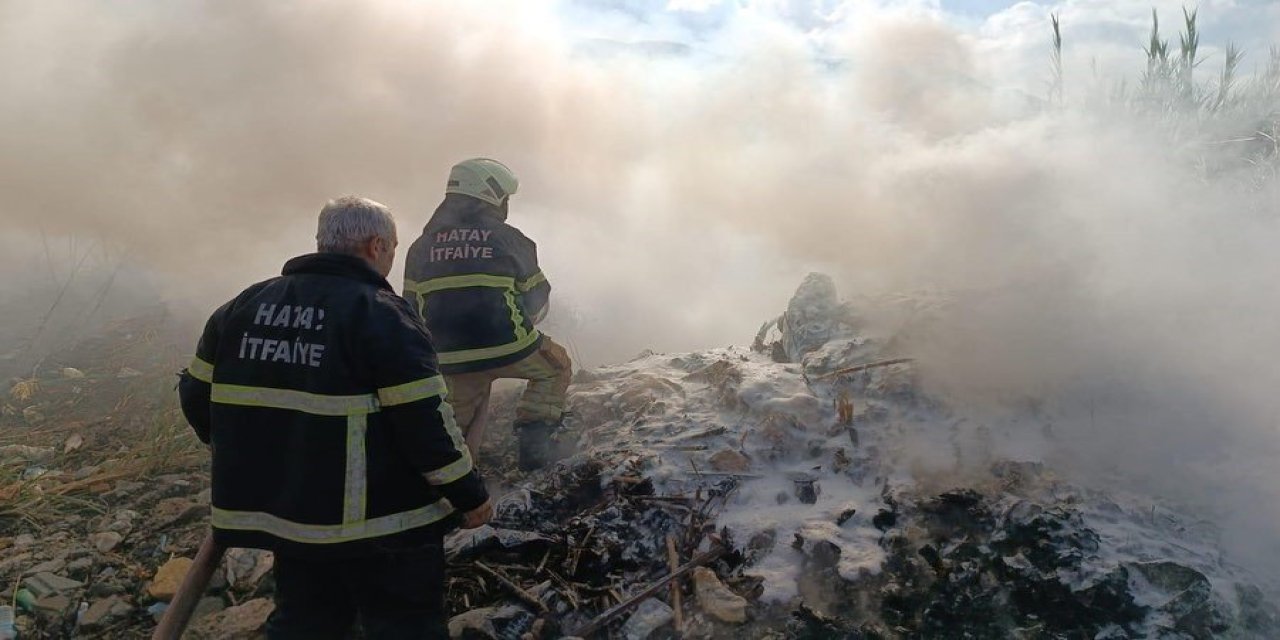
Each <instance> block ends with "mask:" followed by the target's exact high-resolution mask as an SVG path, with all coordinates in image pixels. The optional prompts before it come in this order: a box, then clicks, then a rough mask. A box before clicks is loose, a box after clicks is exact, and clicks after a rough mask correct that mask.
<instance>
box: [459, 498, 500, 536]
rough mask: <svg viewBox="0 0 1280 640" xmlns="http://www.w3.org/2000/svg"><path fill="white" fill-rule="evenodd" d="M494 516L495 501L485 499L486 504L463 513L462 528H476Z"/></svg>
mask: <svg viewBox="0 0 1280 640" xmlns="http://www.w3.org/2000/svg"><path fill="white" fill-rule="evenodd" d="M491 518H493V501H492V500H485V501H484V504H482V505H480V506H478V507H476V508H474V509H472V510H470V511H468V512H466V513H464V514H462V528H463V529H474V528H476V527H478V526H480V525H482V524H484V523H486V522H488V521H489V520H490V519H491Z"/></svg>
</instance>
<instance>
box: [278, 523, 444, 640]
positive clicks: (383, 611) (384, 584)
mask: <svg viewBox="0 0 1280 640" xmlns="http://www.w3.org/2000/svg"><path fill="white" fill-rule="evenodd" d="M274 572H275V580H276V595H275V602H276V609H275V611H274V612H273V613H272V614H271V617H270V619H268V620H267V637H268V638H270V639H271V640H292V639H294V638H298V639H303V638H305V639H307V640H313V639H324V638H333V639H334V640H340V639H341V638H345V637H347V634H348V633H349V632H350V630H351V627H352V623H353V622H354V621H355V619H356V617H357V615H358V616H359V618H360V625H361V627H362V628H363V629H364V637H366V638H369V639H370V640H383V639H387V640H400V639H404V640H410V639H413V640H419V639H423V638H448V637H449V632H448V628H447V627H446V625H445V612H444V551H443V549H442V548H441V547H440V546H439V545H429V546H424V547H417V548H413V549H403V550H393V551H381V552H378V553H377V554H376V555H372V556H364V557H360V558H352V559H344V560H310V559H302V558H297V557H286V556H280V555H277V556H276V561H275V569H274Z"/></svg>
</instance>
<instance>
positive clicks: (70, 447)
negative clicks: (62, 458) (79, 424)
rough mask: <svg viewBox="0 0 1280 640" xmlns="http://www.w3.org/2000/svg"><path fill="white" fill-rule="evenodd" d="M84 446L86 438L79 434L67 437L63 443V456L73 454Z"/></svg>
mask: <svg viewBox="0 0 1280 640" xmlns="http://www.w3.org/2000/svg"><path fill="white" fill-rule="evenodd" d="M83 446H84V436H82V435H80V434H78V433H73V434H71V435H70V436H67V439H66V440H65V441H63V443H62V453H63V454H67V453H71V452H72V451H75V450H77V449H79V448H80V447H83Z"/></svg>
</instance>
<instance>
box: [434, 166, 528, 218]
mask: <svg viewBox="0 0 1280 640" xmlns="http://www.w3.org/2000/svg"><path fill="white" fill-rule="evenodd" d="M519 187H520V181H519V180H517V179H516V175H515V174H514V173H511V170H510V169H508V168H507V167H506V165H504V164H502V163H501V162H498V161H497V160H490V159H488V158H472V159H470V160H463V161H462V162H459V163H458V164H455V165H453V169H450V170H449V185H448V186H447V187H445V190H444V192H445V193H461V194H463V195H467V196H471V197H473V198H479V199H480V200H484V201H485V202H488V203H489V204H491V205H493V206H495V207H500V206H502V204H503V202H504V201H505V200H506V199H507V197H508V196H510V195H513V194H514V193H515V192H516V189H518V188H519Z"/></svg>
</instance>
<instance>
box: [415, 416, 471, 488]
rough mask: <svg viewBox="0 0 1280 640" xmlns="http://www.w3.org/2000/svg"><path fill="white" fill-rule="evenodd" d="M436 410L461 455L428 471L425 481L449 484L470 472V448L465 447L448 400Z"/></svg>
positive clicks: (464, 441) (454, 446) (465, 441)
mask: <svg viewBox="0 0 1280 640" xmlns="http://www.w3.org/2000/svg"><path fill="white" fill-rule="evenodd" d="M437 411H439V412H440V421H441V422H442V423H444V430H445V433H447V434H449V439H450V440H452V441H453V448H454V449H457V450H458V453H461V454H462V457H461V458H458V459H457V460H454V461H453V462H451V463H449V464H447V465H445V466H443V467H440V468H439V469H436V470H434V471H428V472H427V473H426V474H425V475H426V477H427V482H430V483H431V484H449V483H450V482H453V481H455V480H458V479H459V478H461V477H462V476H465V475H467V474H468V473H470V472H471V469H472V462H471V449H469V448H468V447H467V439H466V438H464V437H463V436H462V431H461V430H460V429H458V421H457V420H455V419H454V416H453V406H452V405H450V404H449V403H448V402H441V403H440V406H439V407H437Z"/></svg>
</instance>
